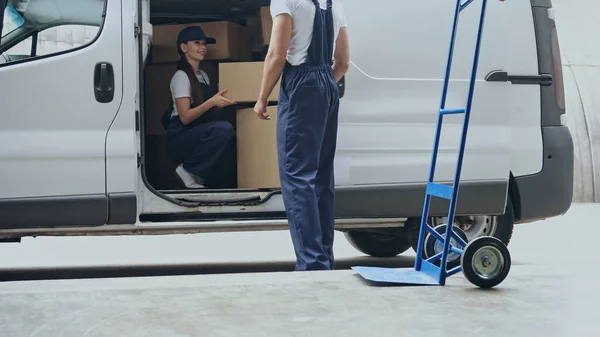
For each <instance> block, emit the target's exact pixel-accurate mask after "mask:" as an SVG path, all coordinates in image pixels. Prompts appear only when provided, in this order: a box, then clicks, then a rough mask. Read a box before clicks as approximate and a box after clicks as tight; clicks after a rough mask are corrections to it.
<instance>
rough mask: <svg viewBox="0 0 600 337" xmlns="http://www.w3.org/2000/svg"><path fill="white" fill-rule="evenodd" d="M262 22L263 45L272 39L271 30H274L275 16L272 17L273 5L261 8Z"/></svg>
mask: <svg viewBox="0 0 600 337" xmlns="http://www.w3.org/2000/svg"><path fill="white" fill-rule="evenodd" d="M260 23H261V26H262V36H263V46H266V45H268V44H269V43H270V41H271V30H273V18H272V17H271V7H269V6H266V7H261V8H260Z"/></svg>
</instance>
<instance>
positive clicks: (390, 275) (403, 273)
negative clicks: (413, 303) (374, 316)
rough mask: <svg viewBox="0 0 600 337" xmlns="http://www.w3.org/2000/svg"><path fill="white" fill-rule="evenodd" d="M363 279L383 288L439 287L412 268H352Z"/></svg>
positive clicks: (437, 283)
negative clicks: (383, 286)
mask: <svg viewBox="0 0 600 337" xmlns="http://www.w3.org/2000/svg"><path fill="white" fill-rule="evenodd" d="M352 270H354V271H355V272H357V273H358V274H359V275H360V276H362V277H363V278H364V279H366V280H368V281H371V282H374V283H378V284H380V285H385V286H439V285H440V284H439V282H438V280H436V279H435V278H433V277H431V276H429V275H428V274H427V273H425V272H424V271H416V270H415V269H414V268H380V267H352Z"/></svg>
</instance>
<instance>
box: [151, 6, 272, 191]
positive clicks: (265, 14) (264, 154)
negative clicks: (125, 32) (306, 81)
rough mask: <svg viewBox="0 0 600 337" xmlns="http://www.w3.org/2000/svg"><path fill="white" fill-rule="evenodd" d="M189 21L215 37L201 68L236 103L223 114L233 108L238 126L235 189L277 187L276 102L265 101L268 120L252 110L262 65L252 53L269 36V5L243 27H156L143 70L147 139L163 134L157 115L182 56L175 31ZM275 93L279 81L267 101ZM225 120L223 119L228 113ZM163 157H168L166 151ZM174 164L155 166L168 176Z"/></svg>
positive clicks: (164, 105)
mask: <svg viewBox="0 0 600 337" xmlns="http://www.w3.org/2000/svg"><path fill="white" fill-rule="evenodd" d="M189 25H198V26H200V27H202V29H203V30H204V32H205V33H206V35H207V36H211V37H214V38H215V39H216V40H217V43H216V44H214V45H209V46H208V55H207V58H206V60H205V61H204V62H202V64H201V69H202V70H204V71H205V72H206V73H207V75H208V77H209V81H210V83H211V87H212V88H213V90H221V89H227V93H226V94H225V95H224V96H226V97H227V98H229V99H231V100H234V101H236V102H237V103H238V104H239V105H238V107H236V108H234V110H233V111H231V110H228V109H225V110H224V114H226V113H227V111H231V112H232V115H233V116H231V117H232V118H231V120H230V121H231V122H232V124H234V126H235V128H236V131H237V152H238V169H237V171H238V188H278V187H279V174H278V168H277V147H276V139H275V138H276V137H275V130H276V117H277V106H275V105H272V106H269V108H268V112H269V113H270V115H271V120H269V121H264V120H261V119H259V118H258V117H257V116H256V115H255V113H254V111H253V109H252V107H253V106H254V103H255V102H256V99H257V98H258V94H259V92H260V84H261V80H262V73H263V66H264V63H263V62H262V61H260V60H262V58H261V56H255V55H261V54H262V50H263V49H264V47H265V46H266V45H268V43H269V40H270V36H271V27H272V20H271V16H270V12H269V7H263V8H261V10H260V15H259V17H257V18H256V19H254V20H248V22H247V24H246V26H242V25H239V24H236V23H232V22H227V21H221V22H208V23H192V24H186V25H164V26H154V32H153V38H152V49H151V50H152V52H151V57H150V61H151V62H150V64H148V66H147V67H146V72H145V80H146V87H145V97H146V126H147V127H146V134H147V135H148V136H149V137H150V138H152V137H153V136H154V137H155V138H156V137H161V136H163V135H164V132H165V131H164V129H163V128H162V125H161V124H160V117H161V116H162V114H163V113H164V112H165V109H167V108H168V106H169V104H172V102H171V93H170V89H169V84H170V80H171V77H172V76H173V74H174V73H175V71H176V63H177V61H178V60H179V58H180V56H179V54H178V53H177V48H176V41H177V34H178V33H179V31H180V30H181V29H183V28H184V27H186V26H189ZM257 59H258V61H257ZM278 95H279V83H277V85H276V87H275V90H274V92H273V94H272V95H271V96H270V97H269V101H270V102H271V103H275V102H277V97H278ZM224 119H226V120H227V119H228V118H227V116H224ZM162 148H163V150H162V151H161V152H164V146H162ZM155 157H163V156H155ZM164 160H168V156H166V153H165V156H164ZM156 164H159V163H148V166H151V165H156ZM159 165H160V164H159ZM162 165H165V164H162ZM173 169H174V167H173V165H168V167H165V168H164V170H159V171H166V170H169V171H170V172H168V174H170V175H172V171H173ZM165 173H167V172H165ZM157 184H158V185H161V183H157ZM168 184H169V183H168V182H164V183H163V185H168ZM155 187H156V186H155ZM156 188H161V187H156ZM163 188H164V187H163Z"/></svg>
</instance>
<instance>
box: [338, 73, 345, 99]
mask: <svg viewBox="0 0 600 337" xmlns="http://www.w3.org/2000/svg"><path fill="white" fill-rule="evenodd" d="M337 85H338V90H339V91H340V98H342V97H344V93H345V92H346V76H342V78H340V81H339V82H338V83H337Z"/></svg>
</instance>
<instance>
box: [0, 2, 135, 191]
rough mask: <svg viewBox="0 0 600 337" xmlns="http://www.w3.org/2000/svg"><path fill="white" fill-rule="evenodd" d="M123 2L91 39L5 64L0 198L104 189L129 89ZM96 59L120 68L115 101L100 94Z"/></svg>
mask: <svg viewBox="0 0 600 337" xmlns="http://www.w3.org/2000/svg"><path fill="white" fill-rule="evenodd" d="M120 6H121V3H120V2H115V1H108V7H107V16H106V22H105V24H104V27H103V28H102V32H101V34H100V36H99V37H98V39H97V40H96V41H95V42H93V43H92V44H91V45H89V46H87V47H85V48H83V49H80V50H77V51H69V52H66V53H65V54H62V55H51V56H49V57H47V58H42V59H39V60H28V61H26V62H24V63H20V64H8V65H5V66H3V67H0V78H1V79H2V80H1V81H0V102H2V122H1V123H0V143H1V144H2V146H0V177H2V182H3V184H2V185H3V186H2V188H1V189H0V198H19V197H39V196H71V195H80V194H104V193H105V191H106V181H105V140H106V133H107V130H108V129H109V126H110V124H111V122H112V121H113V119H114V117H115V114H116V113H117V111H118V110H119V105H120V104H121V96H122V92H123V88H122V81H121V77H122V73H123V69H122V54H121V7H120ZM99 14H100V13H99ZM98 62H108V63H110V64H112V66H113V68H114V77H115V84H114V85H115V94H114V98H113V100H112V101H111V102H109V103H99V102H97V101H96V99H95V97H94V67H95V65H96V64H97V63H98Z"/></svg>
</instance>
